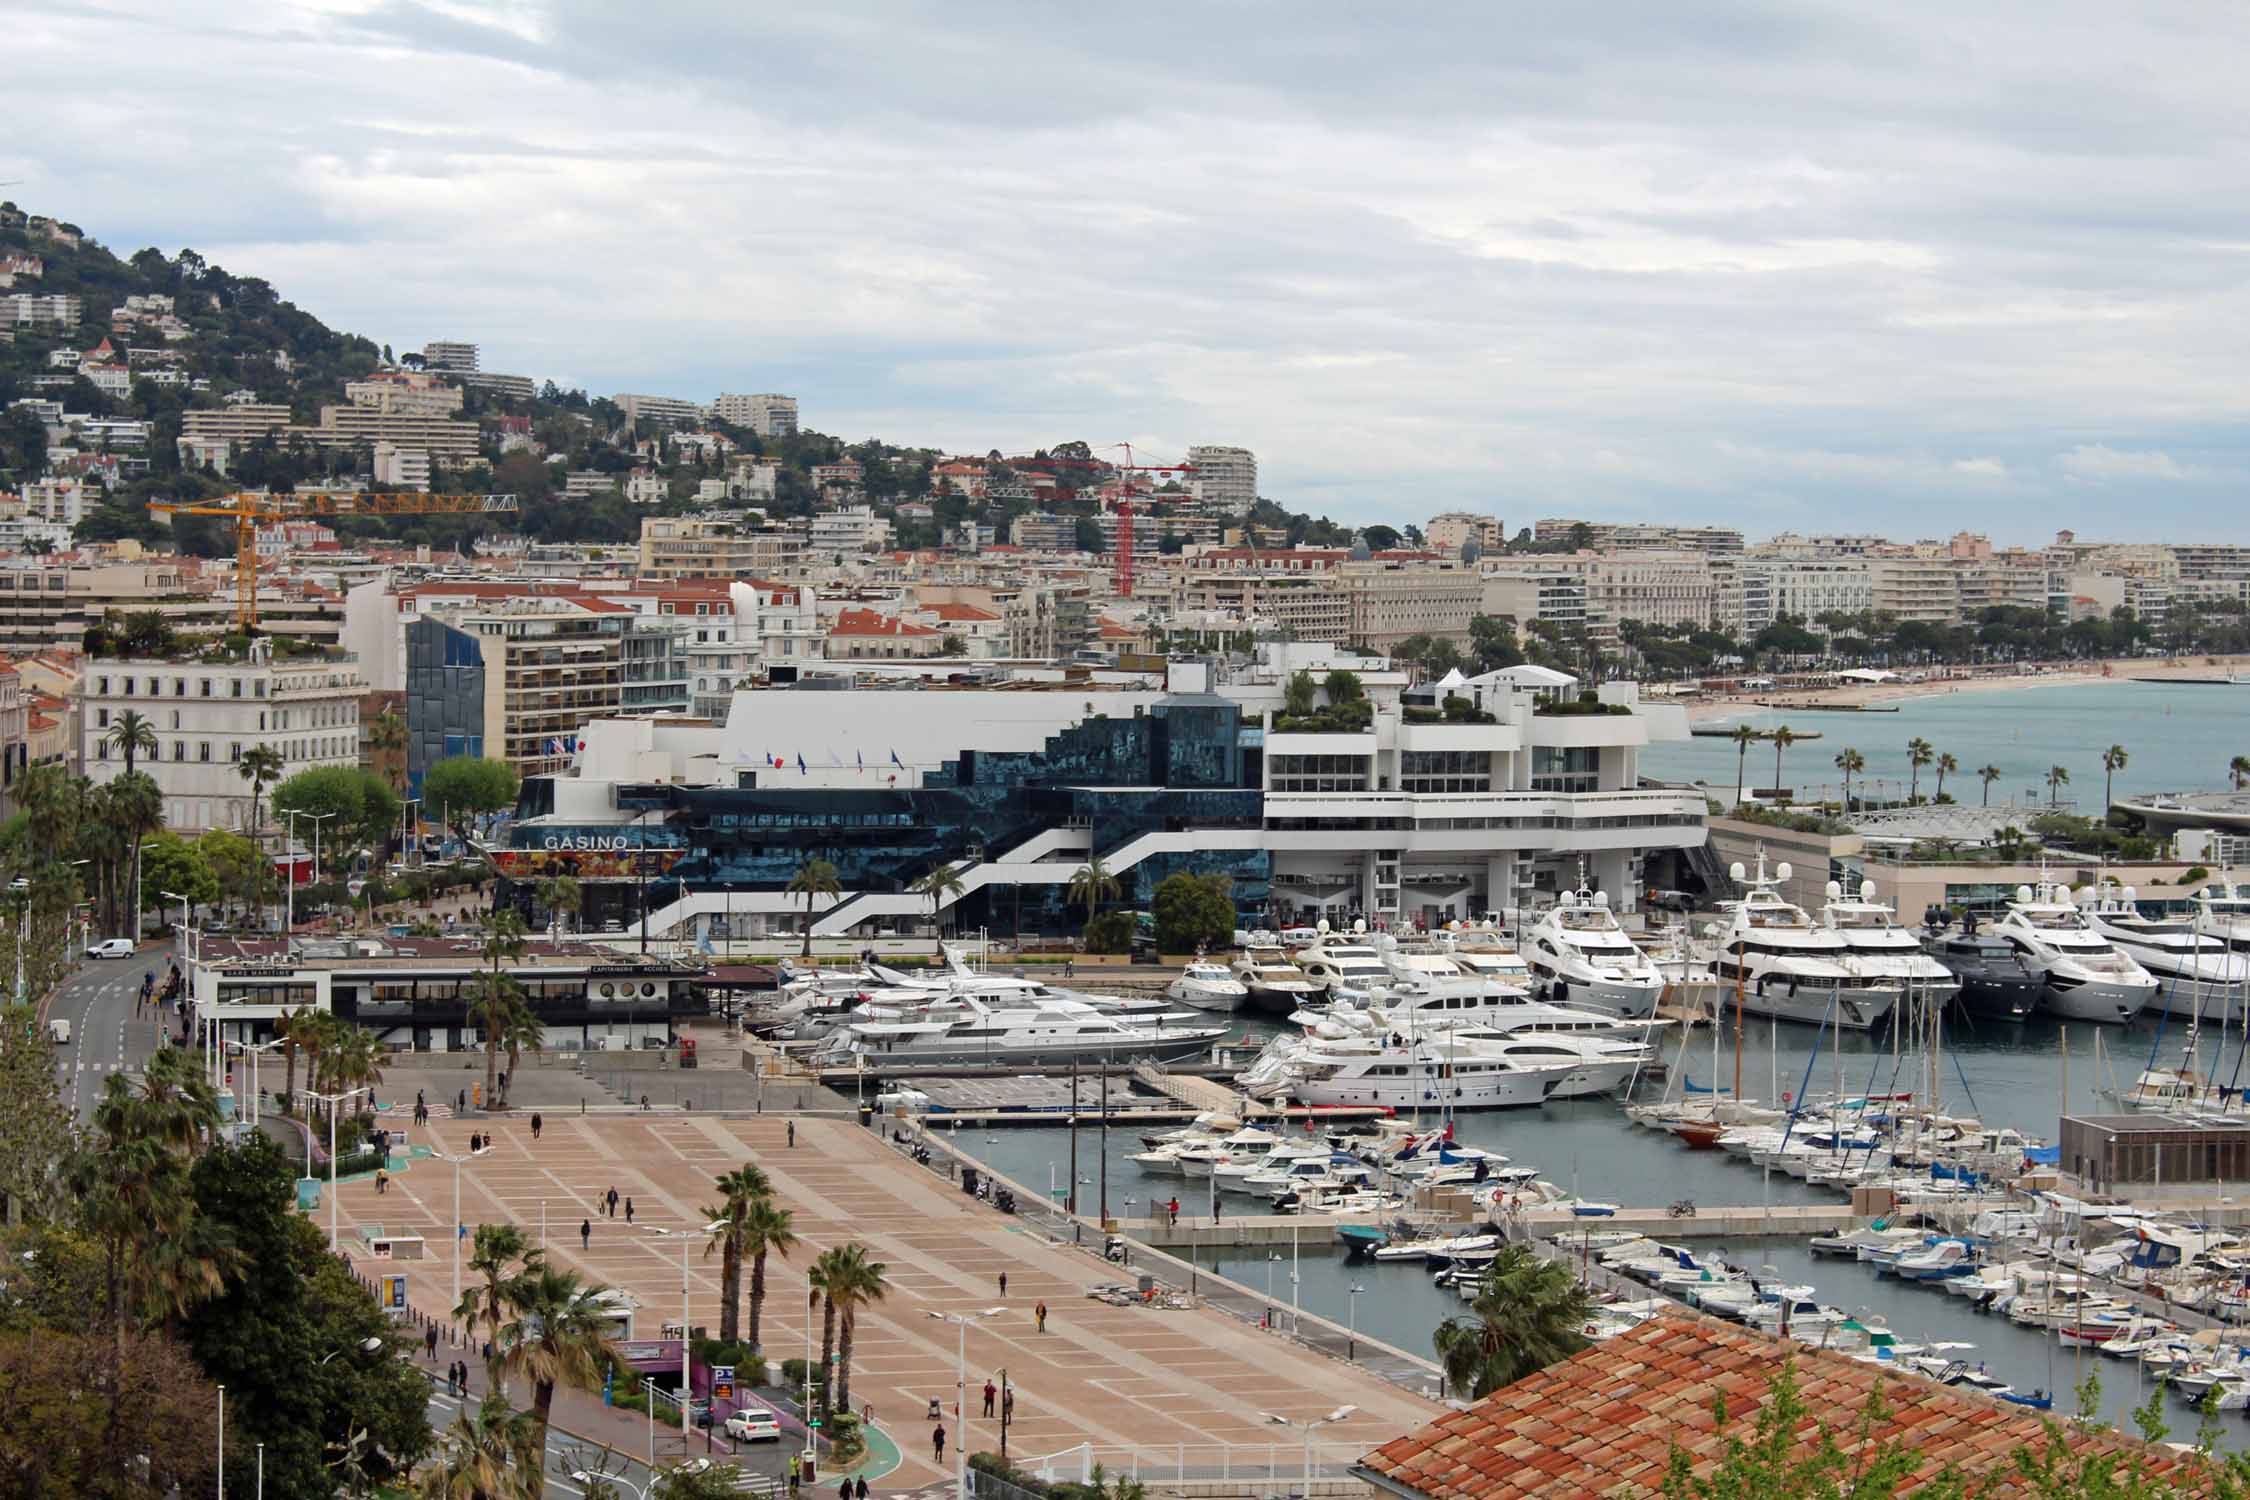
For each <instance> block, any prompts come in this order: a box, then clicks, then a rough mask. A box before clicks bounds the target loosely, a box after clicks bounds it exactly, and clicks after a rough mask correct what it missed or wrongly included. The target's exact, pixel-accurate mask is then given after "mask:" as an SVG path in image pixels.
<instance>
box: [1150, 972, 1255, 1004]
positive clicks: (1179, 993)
mask: <svg viewBox="0 0 2250 1500" xmlns="http://www.w3.org/2000/svg"><path fill="white" fill-rule="evenodd" d="M1164 997H1165V998H1166V999H1167V1000H1171V1001H1174V1002H1176V1003H1178V1004H1180V1005H1192V1006H1194V1007H1195V1008H1196V1009H1197V1010H1216V1011H1237V1010H1240V1009H1242V1007H1243V1006H1245V1005H1247V1004H1249V1002H1250V987H1249V986H1248V985H1246V984H1244V983H1243V982H1242V981H1241V980H1239V979H1237V978H1235V977H1234V975H1233V974H1232V973H1231V972H1229V970H1228V969H1227V966H1226V965H1225V964H1214V963H1205V962H1203V961H1201V960H1198V961H1197V962H1195V963H1192V964H1189V965H1188V966H1187V967H1186V968H1184V969H1182V970H1181V971H1180V977H1179V978H1177V979H1175V980H1173V981H1172V982H1171V984H1170V985H1168V986H1167V987H1166V988H1165V991H1164Z"/></svg>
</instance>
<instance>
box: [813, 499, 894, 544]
mask: <svg viewBox="0 0 2250 1500" xmlns="http://www.w3.org/2000/svg"><path fill="white" fill-rule="evenodd" d="M890 539H891V523H890V520H889V518H887V517H884V516H879V515H877V514H875V507H873V506H871V505H849V506H846V507H844V508H843V509H842V510H831V511H824V512H822V513H821V514H819V515H816V516H814V517H813V518H812V533H811V535H810V536H809V537H808V538H807V540H806V545H807V546H808V547H809V548H810V549H811V550H813V551H815V552H862V551H865V550H866V549H867V548H869V547H878V546H881V545H882V544H883V543H885V542H887V541H889V540H890Z"/></svg>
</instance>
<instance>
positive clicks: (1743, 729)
mask: <svg viewBox="0 0 2250 1500" xmlns="http://www.w3.org/2000/svg"><path fill="white" fill-rule="evenodd" d="M1727 738H1728V739H1730V740H1733V741H1734V802H1735V806H1737V807H1740V806H1741V805H1742V783H1743V780H1744V779H1745V778H1746V777H1747V776H1748V774H1749V770H1748V767H1749V764H1750V747H1751V746H1752V745H1755V744H1756V743H1758V741H1760V740H1762V739H1764V738H1765V736H1764V735H1762V734H1760V733H1758V731H1757V730H1756V729H1754V728H1752V727H1751V726H1750V725H1748V724H1737V725H1735V726H1734V728H1733V729H1731V730H1730V731H1728V733H1727Z"/></svg>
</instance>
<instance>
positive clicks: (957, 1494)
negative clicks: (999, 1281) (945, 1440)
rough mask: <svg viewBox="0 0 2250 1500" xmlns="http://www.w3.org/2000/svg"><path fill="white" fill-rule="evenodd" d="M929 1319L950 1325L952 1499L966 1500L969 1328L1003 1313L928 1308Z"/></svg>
mask: <svg viewBox="0 0 2250 1500" xmlns="http://www.w3.org/2000/svg"><path fill="white" fill-rule="evenodd" d="M928 1311H929V1314H930V1316H931V1317H933V1318H936V1319H938V1320H939V1321H940V1322H945V1323H951V1324H952V1325H953V1329H954V1334H955V1341H954V1351H953V1500H969V1446H968V1444H967V1443H966V1442H964V1441H963V1436H964V1433H963V1429H965V1428H966V1427H967V1426H968V1425H969V1325H970V1324H971V1323H976V1322H981V1321H982V1320H984V1319H986V1318H990V1317H995V1316H997V1315H999V1314H1000V1313H1003V1312H1006V1311H1007V1309H1006V1308H1004V1307H988V1308H986V1309H985V1310H984V1311H983V1312H973V1313H944V1312H938V1311H937V1310H935V1309H934V1308H933V1309H928Z"/></svg>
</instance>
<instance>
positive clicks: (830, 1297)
mask: <svg viewBox="0 0 2250 1500" xmlns="http://www.w3.org/2000/svg"><path fill="white" fill-rule="evenodd" d="M843 1254H844V1251H843V1247H842V1246H837V1247H835V1248H833V1249H828V1250H823V1251H821V1252H820V1254H818V1255H816V1256H814V1257H813V1263H812V1265H811V1267H810V1268H809V1269H807V1270H806V1272H805V1285H806V1287H807V1288H808V1289H809V1290H810V1292H811V1294H812V1297H813V1300H814V1301H815V1302H816V1303H817V1304H818V1305H819V1307H820V1376H819V1378H820V1380H821V1382H822V1383H823V1384H825V1385H826V1386H827V1388H828V1390H829V1391H830V1392H831V1393H833V1392H834V1391H835V1389H836V1382H835V1378H834V1373H833V1372H834V1370H835V1368H836V1366H835V1363H834V1361H835V1358H836V1292H837V1289H838V1287H839V1286H840V1284H841V1282H842V1280H843V1269H842V1267H843Z"/></svg>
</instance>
